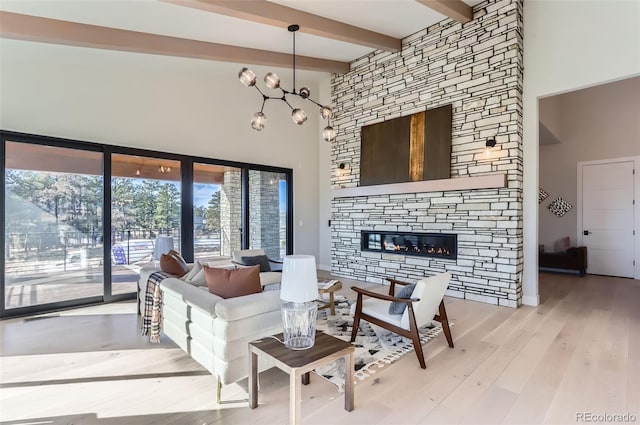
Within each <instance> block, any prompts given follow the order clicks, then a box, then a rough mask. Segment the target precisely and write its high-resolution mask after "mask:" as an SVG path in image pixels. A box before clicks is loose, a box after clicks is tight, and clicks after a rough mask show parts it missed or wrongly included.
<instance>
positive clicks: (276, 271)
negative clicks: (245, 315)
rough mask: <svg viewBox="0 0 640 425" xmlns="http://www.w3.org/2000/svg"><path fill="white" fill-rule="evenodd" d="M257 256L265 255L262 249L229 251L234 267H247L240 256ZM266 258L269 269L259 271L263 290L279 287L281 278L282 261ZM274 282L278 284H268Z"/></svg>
mask: <svg viewBox="0 0 640 425" xmlns="http://www.w3.org/2000/svg"><path fill="white" fill-rule="evenodd" d="M257 256H266V254H265V252H264V249H261V248H259V249H239V250H236V251H233V252H232V253H231V263H233V264H234V265H235V266H236V267H247V264H245V263H244V262H243V261H242V258H243V257H257ZM267 260H268V261H269V265H270V267H271V271H268V272H260V285H262V287H263V288H264V289H263V290H264V291H269V290H273V289H280V287H279V285H280V281H281V280H282V261H278V260H272V259H271V258H267ZM275 284H278V286H270V285H275Z"/></svg>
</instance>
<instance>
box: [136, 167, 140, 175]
mask: <svg viewBox="0 0 640 425" xmlns="http://www.w3.org/2000/svg"><path fill="white" fill-rule="evenodd" d="M139 175H140V169H139V168H138V169H137V170H136V176H139Z"/></svg>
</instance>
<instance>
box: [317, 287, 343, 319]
mask: <svg viewBox="0 0 640 425" xmlns="http://www.w3.org/2000/svg"><path fill="white" fill-rule="evenodd" d="M325 282H333V284H332V285H331V286H329V287H326V288H323V287H321V286H320V285H322V284H323V283H325ZM340 289H342V282H340V281H339V280H329V281H326V280H319V281H318V293H320V294H329V302H326V301H322V300H318V302H319V303H321V304H323V305H321V306H320V307H318V310H322V309H323V308H329V309H330V310H331V315H335V314H336V301H335V299H334V294H335V292H336V291H338V290H340Z"/></svg>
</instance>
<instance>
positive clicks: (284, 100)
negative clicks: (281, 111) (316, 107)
mask: <svg viewBox="0 0 640 425" xmlns="http://www.w3.org/2000/svg"><path fill="white" fill-rule="evenodd" d="M280 100H282V101H283V102H284V103H286V104H287V106H289V108H291V110H292V111H293V110H294V109H295V108H294V107H293V106H291V104H290V103H289V102H287V99H285V98H284V97H283V98H281V99H280Z"/></svg>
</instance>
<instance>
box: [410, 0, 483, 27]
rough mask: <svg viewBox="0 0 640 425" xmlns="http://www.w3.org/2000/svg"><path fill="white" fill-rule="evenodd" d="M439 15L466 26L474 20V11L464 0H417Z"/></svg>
mask: <svg viewBox="0 0 640 425" xmlns="http://www.w3.org/2000/svg"><path fill="white" fill-rule="evenodd" d="M416 1H417V2H418V3H420V4H423V5H425V6H427V7H428V8H430V9H433V10H435V11H436V12H438V13H442V14H443V15H445V16H447V17H449V18H451V19H453V20H455V21H458V22H460V23H462V24H465V23H467V22H469V21H470V20H472V19H473V10H472V9H471V6H468V5H467V4H466V3H464V2H463V1H462V0H416Z"/></svg>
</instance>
